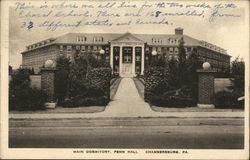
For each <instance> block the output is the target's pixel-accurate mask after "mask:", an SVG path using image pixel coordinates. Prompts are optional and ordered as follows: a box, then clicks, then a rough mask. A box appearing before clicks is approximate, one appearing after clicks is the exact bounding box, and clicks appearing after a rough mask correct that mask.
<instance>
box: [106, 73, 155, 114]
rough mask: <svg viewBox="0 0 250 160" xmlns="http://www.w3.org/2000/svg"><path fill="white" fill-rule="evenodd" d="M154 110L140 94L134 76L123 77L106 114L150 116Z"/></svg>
mask: <svg viewBox="0 0 250 160" xmlns="http://www.w3.org/2000/svg"><path fill="white" fill-rule="evenodd" d="M152 112H153V111H152V110H151V108H150V106H149V105H148V103H146V102H144V100H143V99H142V98H141V97H140V96H139V94H138V91H137V89H136V87H135V84H134V81H133V79H132V78H123V79H122V81H121V83H120V85H119V88H118V90H117V93H116V95H115V97H114V100H113V101H112V102H110V103H109V105H108V106H107V107H106V110H105V114H107V115H116V116H117V117H138V116H150V115H151V114H152Z"/></svg>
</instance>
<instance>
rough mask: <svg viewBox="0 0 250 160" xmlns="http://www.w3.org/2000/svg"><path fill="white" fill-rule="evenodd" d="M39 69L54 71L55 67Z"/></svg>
mask: <svg viewBox="0 0 250 160" xmlns="http://www.w3.org/2000/svg"><path fill="white" fill-rule="evenodd" d="M40 69H41V71H56V70H57V69H56V67H41V68H40Z"/></svg>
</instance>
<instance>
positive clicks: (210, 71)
mask: <svg viewBox="0 0 250 160" xmlns="http://www.w3.org/2000/svg"><path fill="white" fill-rule="evenodd" d="M196 72H198V73H215V72H217V71H216V70H214V69H208V70H204V69H197V70H196Z"/></svg>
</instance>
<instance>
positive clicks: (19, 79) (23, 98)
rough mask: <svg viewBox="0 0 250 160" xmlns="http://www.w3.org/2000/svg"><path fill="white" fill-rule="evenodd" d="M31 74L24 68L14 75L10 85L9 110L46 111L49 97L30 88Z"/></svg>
mask: <svg viewBox="0 0 250 160" xmlns="http://www.w3.org/2000/svg"><path fill="white" fill-rule="evenodd" d="M30 74H31V72H30V70H28V69H22V68H19V69H18V70H17V71H16V72H14V73H13V74H12V78H11V81H10V84H9V110H39V109H44V103H45V102H46V100H47V95H46V94H45V93H44V92H43V91H41V90H39V89H36V88H31V87H30V78H29V76H30Z"/></svg>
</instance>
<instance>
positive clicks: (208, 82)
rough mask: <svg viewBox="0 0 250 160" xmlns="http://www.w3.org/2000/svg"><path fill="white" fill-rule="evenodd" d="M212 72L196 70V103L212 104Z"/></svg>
mask: <svg viewBox="0 0 250 160" xmlns="http://www.w3.org/2000/svg"><path fill="white" fill-rule="evenodd" d="M214 73H215V72H214V71H211V70H198V74H199V79H198V104H214Z"/></svg>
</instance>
